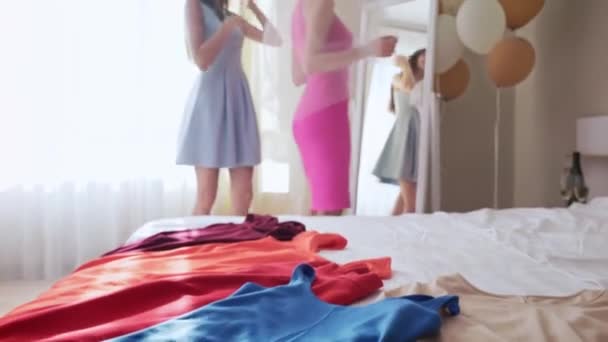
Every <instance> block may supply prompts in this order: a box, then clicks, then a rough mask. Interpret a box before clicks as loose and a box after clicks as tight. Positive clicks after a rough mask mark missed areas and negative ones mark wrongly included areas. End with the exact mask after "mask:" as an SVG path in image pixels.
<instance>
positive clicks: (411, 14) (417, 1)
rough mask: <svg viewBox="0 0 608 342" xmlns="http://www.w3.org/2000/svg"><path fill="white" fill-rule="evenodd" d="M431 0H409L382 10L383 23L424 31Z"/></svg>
mask: <svg viewBox="0 0 608 342" xmlns="http://www.w3.org/2000/svg"><path fill="white" fill-rule="evenodd" d="M430 6H431V0H411V1H407V2H405V3H403V4H399V5H394V6H390V7H386V8H384V9H383V16H384V21H385V22H388V23H391V24H395V25H399V26H406V27H411V28H418V29H424V30H426V28H427V25H428V21H429V12H430Z"/></svg>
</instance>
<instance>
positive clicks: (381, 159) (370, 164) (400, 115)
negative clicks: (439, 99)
mask: <svg viewBox="0 0 608 342" xmlns="http://www.w3.org/2000/svg"><path fill="white" fill-rule="evenodd" d="M429 6H430V0H415V1H409V2H404V3H401V4H397V5H392V6H387V7H380V8H378V9H377V10H375V11H374V13H373V14H372V15H371V16H370V21H369V27H368V28H367V30H368V32H370V34H376V35H395V36H397V37H398V38H399V43H398V45H397V48H396V51H395V56H394V58H390V59H381V60H376V61H375V62H374V63H369V64H368V66H367V67H366V70H365V79H366V84H365V87H366V89H365V101H364V107H363V108H364V119H363V134H362V141H361V151H360V164H359V172H358V174H359V176H358V179H357V182H358V186H357V214H358V215H388V214H391V213H392V214H395V215H400V214H403V213H411V212H414V211H415V209H416V207H415V202H416V187H417V173H418V163H417V159H418V158H417V156H418V140H419V134H420V132H419V131H420V111H421V106H422V89H423V88H422V84H423V82H422V80H423V79H424V69H425V57H426V56H425V46H426V45H427V39H428V37H427V26H428V17H429V13H430V11H429Z"/></svg>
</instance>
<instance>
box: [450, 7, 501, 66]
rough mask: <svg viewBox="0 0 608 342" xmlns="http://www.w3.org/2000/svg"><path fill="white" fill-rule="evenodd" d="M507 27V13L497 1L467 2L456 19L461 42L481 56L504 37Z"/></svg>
mask: <svg viewBox="0 0 608 342" xmlns="http://www.w3.org/2000/svg"><path fill="white" fill-rule="evenodd" d="M506 25H507V19H506V16H505V11H504V10H503V9H502V6H501V5H500V3H498V1H497V0H466V1H465V2H464V3H463V4H462V7H460V10H459V11H458V16H457V17H456V27H457V29H458V35H459V36H460V40H462V42H463V43H464V45H465V46H467V47H468V48H469V49H471V50H473V51H474V52H476V53H478V54H481V55H485V54H486V53H488V52H489V51H490V50H491V49H492V48H493V47H494V45H496V43H497V42H498V41H499V40H500V39H501V38H502V37H503V35H504V32H505V28H506Z"/></svg>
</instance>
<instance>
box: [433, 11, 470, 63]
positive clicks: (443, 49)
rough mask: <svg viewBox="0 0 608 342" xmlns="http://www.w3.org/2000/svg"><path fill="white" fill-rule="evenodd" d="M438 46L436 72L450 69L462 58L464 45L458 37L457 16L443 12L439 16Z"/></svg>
mask: <svg viewBox="0 0 608 342" xmlns="http://www.w3.org/2000/svg"><path fill="white" fill-rule="evenodd" d="M436 48H437V52H436V53H435V58H436V63H437V64H436V65H435V72H436V73H439V74H441V73H444V72H446V71H448V70H450V68H451V67H453V66H454V65H455V64H456V63H457V62H458V61H459V60H460V58H462V54H463V53H464V45H463V44H462V41H460V38H459V37H458V31H457V30H456V18H454V17H453V16H451V15H447V14H442V15H440V16H439V17H438V18H437V46H436Z"/></svg>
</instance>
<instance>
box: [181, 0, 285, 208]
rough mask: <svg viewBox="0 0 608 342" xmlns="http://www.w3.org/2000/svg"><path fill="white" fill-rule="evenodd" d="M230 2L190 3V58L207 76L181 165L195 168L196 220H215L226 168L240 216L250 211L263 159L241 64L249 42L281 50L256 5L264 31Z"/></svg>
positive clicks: (188, 113) (189, 122)
mask: <svg viewBox="0 0 608 342" xmlns="http://www.w3.org/2000/svg"><path fill="white" fill-rule="evenodd" d="M227 2H228V1H227V0H186V25H187V28H186V30H187V45H188V52H189V55H190V57H191V59H192V61H193V62H194V63H195V64H196V65H197V66H198V68H199V69H200V70H201V73H200V75H199V77H198V79H197V81H196V84H195V86H194V89H193V90H192V93H191V95H190V99H189V101H188V104H187V106H186V110H185V114H184V119H183V122H182V127H181V132H180V135H179V142H178V151H177V164H179V165H190V166H194V168H195V171H196V179H197V198H196V206H195V208H194V212H193V214H194V215H208V214H210V212H211V209H212V207H213V204H214V202H215V198H216V194H217V187H218V176H219V170H220V169H222V168H227V169H230V178H231V186H232V189H231V190H232V191H231V193H232V196H231V197H232V206H233V211H234V214H236V215H245V214H247V212H248V211H249V207H250V205H251V201H252V198H253V189H252V181H253V180H252V178H253V168H254V167H255V166H256V165H258V164H259V163H260V159H261V158H260V138H259V132H258V125H257V119H256V113H255V109H254V106H253V101H252V98H251V92H250V90H249V84H248V82H247V78H246V76H245V73H244V71H243V68H242V64H241V52H242V47H243V40H244V38H249V39H251V40H253V41H256V42H260V43H264V44H267V45H272V46H279V45H281V38H280V36H279V34H278V32H277V30H276V29H275V28H274V26H273V25H272V24H270V23H269V22H268V20H267V18H266V16H265V15H264V13H262V11H260V9H259V8H258V6H257V5H256V4H255V2H254V1H253V0H249V1H247V2H246V6H247V8H248V9H249V10H251V11H252V12H253V14H255V16H256V17H257V19H258V20H259V21H260V23H261V24H262V27H264V29H263V30H259V29H257V28H255V27H254V26H252V25H250V24H249V23H247V22H246V21H245V20H244V19H243V18H241V17H240V16H238V15H235V14H232V13H230V12H228V10H227Z"/></svg>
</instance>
